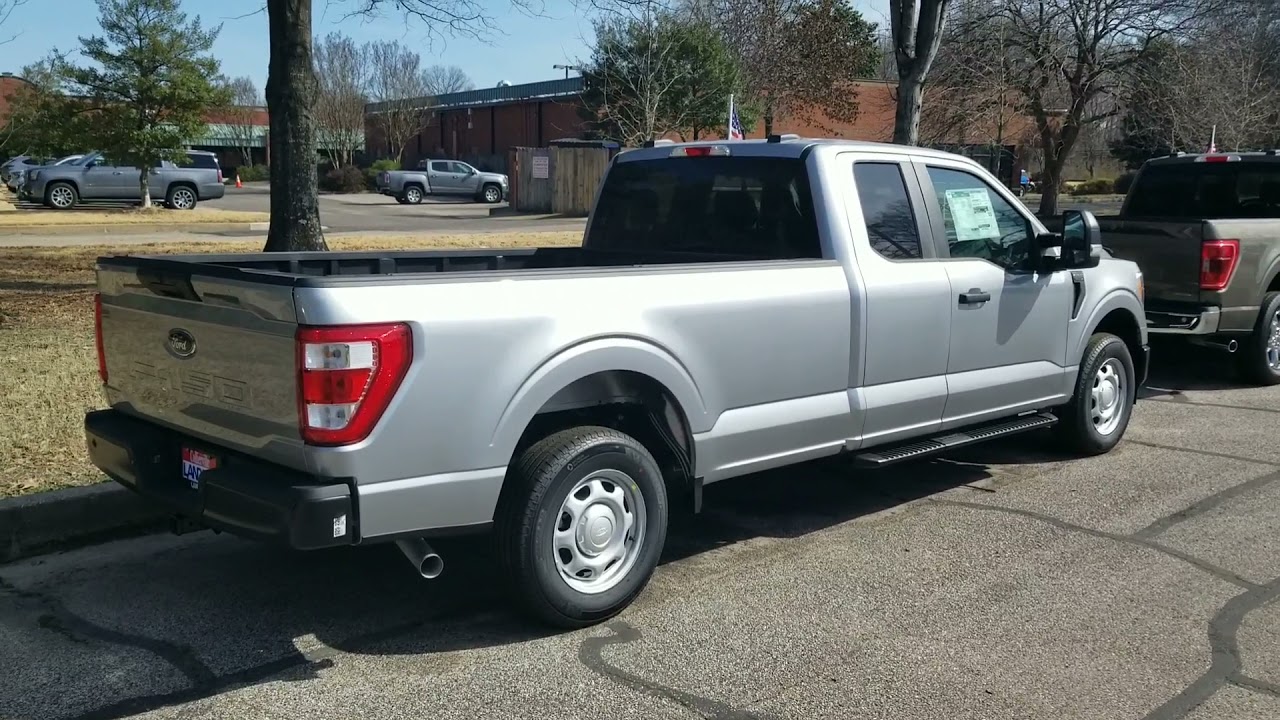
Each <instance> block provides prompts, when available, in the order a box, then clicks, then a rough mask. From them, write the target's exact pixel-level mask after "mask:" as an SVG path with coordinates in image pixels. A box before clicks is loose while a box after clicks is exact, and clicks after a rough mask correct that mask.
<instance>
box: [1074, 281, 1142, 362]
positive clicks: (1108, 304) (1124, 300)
mask: <svg viewBox="0 0 1280 720" xmlns="http://www.w3.org/2000/svg"><path fill="white" fill-rule="evenodd" d="M1113 310H1127V311H1128V312H1129V313H1130V314H1131V315H1133V318H1134V320H1135V321H1136V322H1137V324H1138V337H1139V339H1140V341H1141V342H1142V344H1143V345H1146V344H1147V316H1146V311H1145V310H1143V307H1142V301H1140V300H1138V296H1137V295H1136V294H1135V293H1134V292H1133V291H1132V290H1130V289H1128V288H1114V289H1112V290H1111V291H1109V292H1108V293H1107V294H1106V295H1103V296H1102V298H1100V299H1099V300H1098V302H1096V303H1094V305H1093V307H1092V308H1089V309H1086V312H1087V313H1088V314H1087V315H1084V314H1082V317H1083V319H1084V322H1083V324H1082V325H1080V327H1083V328H1084V332H1079V333H1073V336H1072V338H1071V341H1070V343H1069V344H1068V347H1067V361H1068V362H1071V363H1075V364H1079V361H1080V357H1081V356H1082V355H1083V354H1084V348H1085V345H1087V344H1088V343H1089V338H1090V337H1092V336H1093V333H1094V332H1095V331H1097V329H1098V325H1100V324H1101V323H1102V319H1103V318H1105V317H1106V316H1107V315H1108V314H1109V313H1111V312H1112V311H1113Z"/></svg>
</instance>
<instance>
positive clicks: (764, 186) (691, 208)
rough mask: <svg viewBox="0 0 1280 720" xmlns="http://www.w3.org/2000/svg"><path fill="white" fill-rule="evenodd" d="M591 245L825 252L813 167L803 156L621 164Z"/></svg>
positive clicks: (597, 214) (779, 255)
mask: <svg viewBox="0 0 1280 720" xmlns="http://www.w3.org/2000/svg"><path fill="white" fill-rule="evenodd" d="M586 244H587V246H589V247H591V248H592V249H600V250H629V251H661V252H690V253H707V254H716V255H736V256H741V257H743V258H744V259H800V258H820V257H822V247H821V244H820V242H819V239H818V227H817V222H816V220H815V217H814V210H813V198H812V196H811V195H810V189H809V178H808V173H807V172H806V169H805V166H804V161H802V160H800V159H798V158H764V157H697V158H661V159H654V160H638V161H631V162H619V163H617V164H616V165H615V166H614V167H613V169H611V170H610V171H609V174H608V176H607V177H606V179H605V183H604V187H603V188H602V189H601V193H600V198H599V201H598V202H597V204H596V208H595V211H594V213H593V216H592V220H591V230H590V234H589V235H588V237H587V241H586Z"/></svg>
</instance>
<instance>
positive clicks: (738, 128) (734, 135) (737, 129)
mask: <svg viewBox="0 0 1280 720" xmlns="http://www.w3.org/2000/svg"><path fill="white" fill-rule="evenodd" d="M746 136H747V135H746V133H744V132H742V121H741V120H739V119H738V108H736V107H734V106H733V96H732V95H730V96H729V139H730V140H742V139H744V138H746Z"/></svg>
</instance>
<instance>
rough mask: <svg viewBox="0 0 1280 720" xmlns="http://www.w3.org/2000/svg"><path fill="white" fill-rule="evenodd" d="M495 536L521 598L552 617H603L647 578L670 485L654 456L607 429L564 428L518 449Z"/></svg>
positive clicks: (556, 620)
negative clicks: (664, 479) (518, 454)
mask: <svg viewBox="0 0 1280 720" xmlns="http://www.w3.org/2000/svg"><path fill="white" fill-rule="evenodd" d="M506 482H507V486H506V487H505V488H504V489H503V497H502V500H501V501H500V503H499V507H498V516H497V520H498V522H497V527H496V535H495V540H496V542H497V545H498V556H499V557H500V558H501V559H502V564H503V566H504V570H505V573H504V574H505V576H506V577H507V578H508V581H509V582H510V584H511V586H512V587H511V589H512V591H513V592H514V594H515V596H516V600H517V602H518V603H519V604H520V605H521V606H522V607H523V609H524V610H525V611H527V612H529V613H530V614H532V615H533V616H534V617H536V618H538V619H539V620H542V621H543V622H546V623H548V624H551V625H554V626H558V627H565V628H579V627H585V626H588V625H592V624H595V623H598V622H601V621H603V620H606V619H608V618H610V617H612V616H614V615H616V614H618V613H619V612H621V611H622V610H623V609H624V608H626V607H627V606H628V605H630V604H631V602H632V601H633V600H634V599H635V598H636V596H637V595H639V594H640V591H641V590H643V589H644V587H645V586H646V585H647V584H648V582H649V578H650V577H652V575H653V571H654V569H655V568H656V567H657V565H658V558H659V556H660V555H661V554H662V546H663V544H664V543H665V542H666V535H667V512H668V509H667V490H666V485H665V484H664V483H663V479H662V472H661V470H659V468H658V464H657V462H655V461H654V459H653V456H652V455H651V454H650V453H649V451H648V450H647V449H645V447H644V445H642V444H640V443H639V442H638V441H637V440H636V439H635V438H632V437H631V436H629V435H626V434H623V433H621V432H618V431H616V430H612V429H610V428H606V427H597V426H587V427H578V428H571V429H568V430H562V431H560V432H557V433H555V434H552V435H549V436H547V437H546V438H543V439H542V440H540V441H538V442H537V443H535V444H533V445H532V446H530V447H529V448H528V449H526V450H525V451H523V452H522V453H521V454H520V457H519V460H518V461H517V462H516V463H515V464H514V465H513V466H512V470H511V472H510V473H509V474H508V477H507V481H506Z"/></svg>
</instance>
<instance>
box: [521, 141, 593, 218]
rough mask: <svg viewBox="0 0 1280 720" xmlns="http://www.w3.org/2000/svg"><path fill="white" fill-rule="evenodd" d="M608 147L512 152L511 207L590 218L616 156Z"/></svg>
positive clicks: (522, 210)
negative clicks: (613, 157) (605, 176)
mask: <svg viewBox="0 0 1280 720" xmlns="http://www.w3.org/2000/svg"><path fill="white" fill-rule="evenodd" d="M613 154H614V153H612V152H611V151H610V150H609V149H607V148H577V147H568V148H565V147H550V148H527V147H518V148H512V149H511V158H510V162H511V173H510V176H511V208H512V209H513V210H516V211H517V212H533V213H556V214H560V215H577V216H581V215H587V214H589V213H590V212H591V205H592V203H594V202H595V199H596V190H597V189H599V187H600V181H601V180H603V179H604V174H605V171H606V170H608V168H609V159H610V158H611V157H612V156H613Z"/></svg>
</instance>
